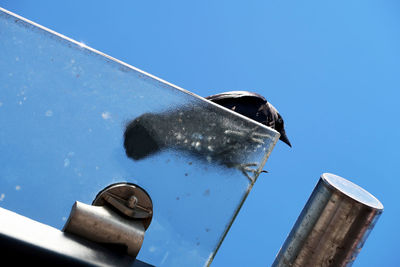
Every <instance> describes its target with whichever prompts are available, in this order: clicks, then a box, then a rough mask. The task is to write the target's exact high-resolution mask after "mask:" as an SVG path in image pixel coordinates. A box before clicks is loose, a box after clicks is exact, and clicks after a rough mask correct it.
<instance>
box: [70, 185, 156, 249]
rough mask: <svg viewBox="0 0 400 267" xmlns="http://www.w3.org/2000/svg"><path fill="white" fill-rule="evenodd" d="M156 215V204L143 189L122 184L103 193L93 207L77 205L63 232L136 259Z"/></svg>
mask: <svg viewBox="0 0 400 267" xmlns="http://www.w3.org/2000/svg"><path fill="white" fill-rule="evenodd" d="M152 215H153V204H152V201H151V199H150V196H149V195H148V194H147V193H146V192H145V191H144V190H143V189H142V188H140V187H138V186H136V185H134V184H128V183H118V184H113V185H111V186H109V187H107V188H105V189H104V190H102V191H101V192H100V193H99V194H98V195H97V197H96V199H95V200H94V201H93V204H92V206H91V205H87V204H84V203H81V202H78V201H77V202H75V204H74V205H73V207H72V210H71V213H70V216H69V218H68V220H67V222H66V224H65V226H64V229H63V231H64V232H68V233H72V234H75V235H78V236H80V237H84V238H86V239H88V240H91V241H94V242H97V243H102V244H106V245H109V247H113V248H118V249H123V250H124V252H125V253H126V254H128V255H129V256H132V257H136V255H137V254H138V253H139V250H140V248H141V246H142V243H143V239H144V233H145V230H146V229H147V228H148V227H149V225H150V223H151V219H152Z"/></svg>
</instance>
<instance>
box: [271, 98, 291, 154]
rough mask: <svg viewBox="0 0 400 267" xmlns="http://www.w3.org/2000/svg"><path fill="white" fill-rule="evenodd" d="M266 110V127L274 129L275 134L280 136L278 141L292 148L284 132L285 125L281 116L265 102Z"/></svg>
mask: <svg viewBox="0 0 400 267" xmlns="http://www.w3.org/2000/svg"><path fill="white" fill-rule="evenodd" d="M267 105H268V109H267V120H268V121H267V125H268V126H270V127H271V128H273V129H275V130H276V131H277V132H279V133H280V134H281V137H280V138H279V140H281V141H282V142H284V143H285V144H287V145H288V146H290V147H292V144H291V143H290V141H289V138H288V137H287V135H286V131H285V123H284V121H283V118H282V116H281V114H279V112H278V110H277V109H276V108H275V107H274V106H273V105H271V104H270V103H269V102H267Z"/></svg>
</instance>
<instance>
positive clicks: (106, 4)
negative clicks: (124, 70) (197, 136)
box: [0, 0, 400, 267]
mask: <svg viewBox="0 0 400 267" xmlns="http://www.w3.org/2000/svg"><path fill="white" fill-rule="evenodd" d="M0 6H1V7H3V8H5V9H8V10H10V11H12V12H15V13H17V14H19V15H21V16H23V17H26V18H28V19H30V20H32V21H34V22H37V23H39V24H41V25H43V26H46V27H48V28H50V29H52V30H55V31H57V32H59V33H62V34H64V35H66V36H68V37H70V38H72V39H75V40H77V41H81V42H84V43H85V44H87V45H88V46H90V47H93V48H95V49H97V50H99V51H102V52H104V53H106V54H109V55H111V56H113V57H115V58H117V59H120V60H122V61H125V62H127V63H129V64H131V65H133V66H135V67H137V68H139V69H142V70H144V71H146V72H149V73H151V74H153V75H155V76H158V77H160V78H162V79H164V80H166V81H169V82H171V83H173V84H176V85H178V86H180V87H182V88H185V89H187V90H189V91H192V92H194V93H196V94H198V95H203V96H207V95H210V94H214V93H217V92H220V91H230V90H250V91H256V92H258V93H260V94H262V95H264V96H265V97H266V98H267V99H268V100H269V101H270V102H271V103H272V104H273V105H274V106H276V107H277V108H278V110H279V111H280V113H281V114H282V116H283V117H284V119H285V121H286V125H287V133H288V136H289V138H290V140H291V142H292V144H293V148H292V149H290V148H289V147H287V146H285V145H284V144H283V143H279V144H278V145H277V146H276V147H275V149H274V151H273V152H272V155H271V157H270V159H269V161H268V163H267V166H266V168H267V169H268V170H269V172H270V173H269V174H263V175H262V176H261V177H260V178H259V179H258V181H257V183H256V185H255V187H254V189H253V190H252V192H251V193H250V196H249V197H248V199H247V201H246V203H245V205H244V206H243V208H242V210H241V212H240V214H239V216H238V217H237V219H236V221H235V223H234V225H233V227H232V228H231V230H230V232H229V234H228V236H227V238H226V240H225V242H224V243H223V245H222V247H221V248H220V250H219V252H218V254H217V256H216V258H215V260H214V263H213V264H212V266H217V267H220V266H268V265H270V264H271V263H272V261H273V260H274V258H275V255H276V253H277V252H278V250H279V248H280V246H281V245H282V244H283V242H284V240H285V238H286V236H287V234H288V233H289V231H290V229H291V228H292V226H293V224H294V222H295V220H296V218H297V216H298V215H299V213H300V211H301V209H302V208H303V206H304V204H305V202H306V201H307V199H308V197H309V195H310V194H311V192H312V190H313V188H314V186H315V184H316V183H317V181H318V178H319V176H320V174H322V173H323V172H331V173H335V174H338V175H341V176H343V177H345V178H348V179H350V180H351V181H353V182H355V183H356V184H358V185H360V186H362V187H363V188H365V189H367V190H368V191H369V192H371V193H372V194H374V195H375V196H376V197H377V198H378V199H379V200H380V201H381V202H382V203H383V205H384V206H385V211H384V213H383V215H382V216H381V218H380V220H379V221H378V223H377V225H376V227H375V229H374V230H373V231H372V233H371V235H370V237H369V238H368V240H367V242H366V244H365V246H364V248H363V250H362V251H361V253H360V255H359V256H358V258H357V260H356V262H355V264H354V265H353V266H398V264H399V263H398V259H399V257H398V242H399V241H398V240H399V239H400V233H399V227H398V226H399V219H400V206H399V197H398V195H399V193H398V192H399V187H400V180H399V178H398V173H399V172H398V170H397V169H396V168H397V167H398V165H399V155H398V153H399V152H398V151H399V148H400V147H399V141H398V138H399V137H400V126H399V125H398V121H399V119H398V115H400V110H399V104H398V99H399V94H400V93H399V92H400V49H399V48H400V3H399V2H398V1H342V0H340V1H329V2H327V1H246V2H244V1H243V2H242V1H240V2H239V1H237V2H233V1H201V2H200V1H196V2H195V1H158V2H156V1H77V0H74V1H71V0H70V1H50V0H48V1H28V0H25V1H3V0H2V1H0Z"/></svg>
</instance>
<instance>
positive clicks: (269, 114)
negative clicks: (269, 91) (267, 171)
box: [206, 91, 292, 147]
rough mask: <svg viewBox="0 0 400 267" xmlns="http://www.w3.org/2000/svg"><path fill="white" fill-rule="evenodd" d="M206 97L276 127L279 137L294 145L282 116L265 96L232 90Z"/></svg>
mask: <svg viewBox="0 0 400 267" xmlns="http://www.w3.org/2000/svg"><path fill="white" fill-rule="evenodd" d="M206 99H208V100H210V101H212V102H214V103H217V104H219V105H221V106H223V107H226V108H228V109H231V110H233V111H235V112H237V113H239V114H242V115H243V116H246V117H248V118H250V119H253V120H255V121H257V122H260V123H262V124H264V125H266V126H269V127H271V128H273V129H275V130H276V131H277V132H279V133H280V134H281V136H280V138H279V139H280V140H281V141H283V142H284V143H286V144H287V145H288V146H290V147H292V145H291V144H290V141H289V139H288V137H287V135H286V132H285V126H284V122H283V119H282V116H281V115H280V114H279V112H278V110H276V108H275V107H274V106H272V105H271V104H270V103H269V102H268V101H267V100H266V99H265V98H264V97H263V96H261V95H259V94H257V93H252V92H247V91H232V92H225V93H220V94H216V95H211V96H208V97H206Z"/></svg>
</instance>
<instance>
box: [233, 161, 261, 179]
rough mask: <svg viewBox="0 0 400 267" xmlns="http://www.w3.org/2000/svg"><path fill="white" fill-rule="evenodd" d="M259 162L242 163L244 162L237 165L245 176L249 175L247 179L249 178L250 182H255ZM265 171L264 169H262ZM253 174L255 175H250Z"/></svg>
mask: <svg viewBox="0 0 400 267" xmlns="http://www.w3.org/2000/svg"><path fill="white" fill-rule="evenodd" d="M257 165H258V164H257V163H242V164H238V165H236V166H235V167H236V168H237V169H238V170H240V171H241V172H242V173H243V175H244V176H246V177H247V179H249V181H250V183H251V184H253V183H254V182H255V177H254V175H255V174H257V172H258V170H257V168H254V167H256V166H257ZM262 172H264V171H262ZM249 173H251V174H253V176H250V174H249Z"/></svg>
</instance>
